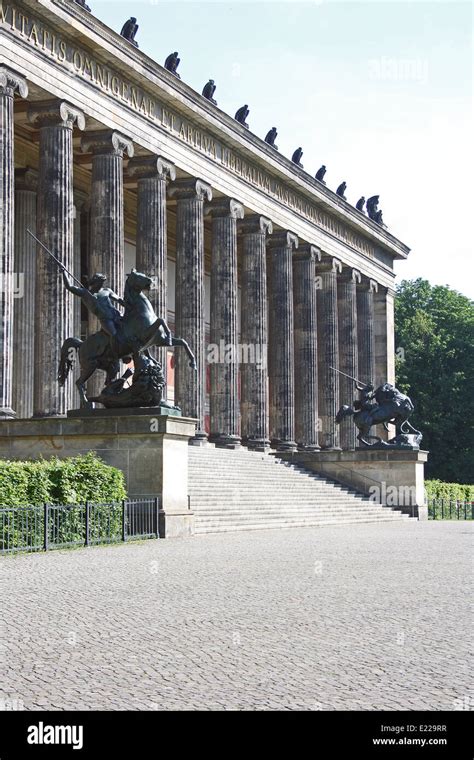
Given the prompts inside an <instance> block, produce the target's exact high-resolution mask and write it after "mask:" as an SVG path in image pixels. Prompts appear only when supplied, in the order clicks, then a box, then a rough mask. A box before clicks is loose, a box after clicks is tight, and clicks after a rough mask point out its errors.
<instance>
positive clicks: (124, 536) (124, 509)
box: [122, 499, 127, 541]
mask: <svg viewBox="0 0 474 760" xmlns="http://www.w3.org/2000/svg"><path fill="white" fill-rule="evenodd" d="M126 540H127V502H126V500H125V499H122V541H126Z"/></svg>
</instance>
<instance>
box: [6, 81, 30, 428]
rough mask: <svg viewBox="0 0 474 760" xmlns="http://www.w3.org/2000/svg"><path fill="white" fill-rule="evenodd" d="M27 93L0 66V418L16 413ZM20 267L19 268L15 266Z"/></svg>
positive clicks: (21, 83)
mask: <svg viewBox="0 0 474 760" xmlns="http://www.w3.org/2000/svg"><path fill="white" fill-rule="evenodd" d="M15 92H18V93H19V94H20V95H21V96H22V97H23V98H26V96H27V95H28V87H27V85H26V82H25V79H24V78H23V77H22V76H20V75H19V74H17V73H16V72H14V71H12V70H11V69H8V68H7V67H6V66H0V277H1V280H2V282H1V288H0V418H1V417H13V416H14V415H15V412H14V411H13V409H12V378H13V373H12V354H13V351H12V349H13V288H12V287H11V280H12V276H13V272H14V264H13V253H14V247H13V246H14V241H13V231H14V202H15V201H14V198H15V196H14V177H15V163H14V156H13V149H14V145H13V142H14V139H13V137H14V126H13V99H14V97H15ZM16 271H18V270H16Z"/></svg>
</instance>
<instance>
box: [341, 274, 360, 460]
mask: <svg viewBox="0 0 474 760" xmlns="http://www.w3.org/2000/svg"><path fill="white" fill-rule="evenodd" d="M358 282H360V272H358V271H357V269H352V268H350V267H349V268H344V269H343V271H342V274H341V275H339V277H338V278H337V310H338V338H339V369H340V370H341V372H345V374H346V375H350V376H351V377H355V378H357V377H358V373H359V369H358V366H359V365H358V348H357V296H356V285H357V283H358ZM354 398H357V393H356V391H355V386H354V381H353V380H350V379H349V378H348V377H345V376H344V375H339V400H340V404H341V405H342V404H352V401H353V400H354ZM339 431H340V443H341V448H342V449H344V450H345V449H355V447H356V443H357V441H356V434H357V429H356V427H355V425H354V422H353V421H352V417H346V418H345V419H344V420H343V421H342V422H341V424H340V427H339Z"/></svg>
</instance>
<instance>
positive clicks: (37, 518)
mask: <svg viewBox="0 0 474 760" xmlns="http://www.w3.org/2000/svg"><path fill="white" fill-rule="evenodd" d="M159 509H160V500H159V498H158V497H153V498H144V499H125V500H124V501H119V502H117V501H111V502H104V503H100V504H96V503H93V502H88V501H86V502H85V503H84V504H42V505H39V506H33V505H31V504H26V505H24V506H15V507H8V506H3V505H0V554H8V553H13V552H37V551H41V550H44V551H47V550H48V549H65V548H67V547H70V546H91V545H93V544H107V543H114V542H118V541H129V540H131V539H142V538H158V535H159Z"/></svg>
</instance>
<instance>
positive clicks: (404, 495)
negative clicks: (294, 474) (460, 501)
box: [283, 448, 428, 520]
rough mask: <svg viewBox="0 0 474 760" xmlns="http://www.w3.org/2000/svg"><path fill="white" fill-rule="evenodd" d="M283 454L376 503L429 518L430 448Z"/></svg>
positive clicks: (286, 457)
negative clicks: (426, 471) (427, 467)
mask: <svg viewBox="0 0 474 760" xmlns="http://www.w3.org/2000/svg"><path fill="white" fill-rule="evenodd" d="M283 458H284V459H286V460H287V461H291V462H297V463H298V464H301V465H303V466H304V467H306V468H308V469H310V470H313V471H314V472H317V473H318V474H319V475H324V476H326V477H328V478H331V479H333V480H337V481H339V482H340V483H343V484H344V485H346V486H349V488H353V489H355V490H356V491H359V492H360V493H364V494H366V495H367V496H370V498H371V499H372V500H373V501H374V503H376V504H383V505H385V506H387V507H393V508H394V509H399V510H400V511H402V512H404V513H405V514H408V515H410V516H411V517H417V518H418V519H419V520H427V519H428V507H427V504H426V497H425V480H424V466H425V462H426V461H427V459H428V452H427V451H420V450H412V451H410V450H401V449H398V450H397V449H387V448H385V449H382V450H380V449H378V450H376V451H374V450H371V449H370V448H366V449H356V450H355V451H319V452H314V453H306V452H298V453H297V454H291V455H283Z"/></svg>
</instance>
